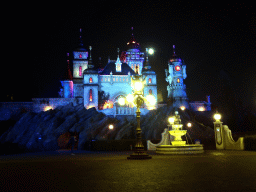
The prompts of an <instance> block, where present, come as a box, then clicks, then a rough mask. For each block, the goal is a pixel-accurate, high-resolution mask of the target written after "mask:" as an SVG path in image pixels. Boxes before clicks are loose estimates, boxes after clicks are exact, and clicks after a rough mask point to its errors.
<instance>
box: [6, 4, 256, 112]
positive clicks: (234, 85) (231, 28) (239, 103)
mask: <svg viewBox="0 0 256 192" xmlns="http://www.w3.org/2000/svg"><path fill="white" fill-rule="evenodd" d="M111 2H112V3H109V2H108V1H104V0H100V1H98V0H94V1H92V2H88V3H86V4H84V5H83V4H73V3H69V2H68V3H61V4H54V5H50V4H38V5H31V4H27V5H26V4H24V3H23V4H20V6H19V5H16V7H12V8H8V9H9V16H8V19H7V16H6V20H5V21H4V22H3V24H4V26H5V27H4V28H3V31H4V34H5V36H2V38H3V41H6V42H7V43H6V44H5V43H4V49H5V51H4V52H2V58H6V62H2V66H3V69H4V70H3V71H2V76H1V78H2V87H3V89H2V91H1V100H2V101H5V100H8V98H7V95H11V94H13V98H14V101H31V98H34V97H57V96H58V91H59V87H60V86H61V85H60V82H59V81H60V80H61V79H63V78H64V77H65V73H66V69H67V63H66V60H67V57H66V53H67V52H70V53H71V52H72V50H73V49H74V48H76V47H77V45H78V41H79V28H82V29H83V32H82V35H83V42H84V46H85V47H86V48H87V49H88V47H89V46H90V45H91V46H92V48H93V50H92V57H93V62H94V64H95V65H96V66H97V64H98V60H99V57H101V58H102V63H103V65H104V66H105V65H106V62H107V59H108V56H110V58H111V59H116V56H117V48H120V50H121V51H124V50H127V48H126V43H127V42H128V41H129V40H130V36H131V27H133V28H134V30H133V33H134V36H135V38H136V40H137V42H139V43H140V44H141V48H142V51H145V48H146V47H152V48H154V49H155V54H154V56H152V57H150V63H151V66H152V69H153V70H155V72H156V73H157V76H158V82H157V83H158V93H162V99H161V97H159V98H158V99H159V101H166V96H167V90H166V86H167V82H166V81H165V72H164V69H167V66H168V60H169V59H170V57H171V55H172V45H173V44H175V45H176V54H177V55H178V56H180V57H181V58H182V59H184V62H185V64H186V65H187V75H188V77H187V79H186V80H185V81H184V82H185V84H186V85H187V95H188V97H189V99H190V100H191V101H199V100H205V98H206V95H210V96H211V102H212V104H213V108H216V107H218V109H220V110H223V112H227V111H228V110H227V109H229V110H230V109H231V110H232V109H234V108H235V109H236V110H238V108H246V107H247V106H253V107H255V105H256V87H255V85H256V77H255V66H256V62H255V61H256V54H255V38H256V36H255V33H256V19H255V6H253V5H252V4H253V3H235V2H233V1H229V2H226V1H225V2H221V3H220V2H217V1H210V2H205V1H197V3H195V2H193V1H178V0H176V1H166V2H165V1H143V2H141V3H138V1H114V3H113V1H111ZM242 2H244V1H242ZM9 17H10V18H9ZM3 53H6V54H3ZM4 60H5V59H3V60H2V61H4Z"/></svg>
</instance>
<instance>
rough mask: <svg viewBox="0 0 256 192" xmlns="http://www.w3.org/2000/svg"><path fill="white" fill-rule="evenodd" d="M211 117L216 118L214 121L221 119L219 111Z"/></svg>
mask: <svg viewBox="0 0 256 192" xmlns="http://www.w3.org/2000/svg"><path fill="white" fill-rule="evenodd" d="M213 118H214V119H215V120H216V121H219V120H220V119H221V115H220V114H219V113H216V114H215V115H214V116H213Z"/></svg>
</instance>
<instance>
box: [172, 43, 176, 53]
mask: <svg viewBox="0 0 256 192" xmlns="http://www.w3.org/2000/svg"><path fill="white" fill-rule="evenodd" d="M172 48H173V55H176V54H175V45H173V46H172Z"/></svg>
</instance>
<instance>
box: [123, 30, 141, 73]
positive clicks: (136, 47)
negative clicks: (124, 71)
mask: <svg viewBox="0 0 256 192" xmlns="http://www.w3.org/2000/svg"><path fill="white" fill-rule="evenodd" d="M132 30H133V27H132ZM127 46H128V50H127V51H126V54H125V58H124V54H122V55H121V57H122V60H125V61H126V63H127V64H128V65H129V66H130V67H131V68H132V69H133V71H134V72H136V70H137V71H138V74H139V75H141V72H142V68H143V61H144V53H143V52H140V44H139V43H137V41H136V40H135V37H134V35H133V33H132V36H131V39H130V41H129V42H128V43H127Z"/></svg>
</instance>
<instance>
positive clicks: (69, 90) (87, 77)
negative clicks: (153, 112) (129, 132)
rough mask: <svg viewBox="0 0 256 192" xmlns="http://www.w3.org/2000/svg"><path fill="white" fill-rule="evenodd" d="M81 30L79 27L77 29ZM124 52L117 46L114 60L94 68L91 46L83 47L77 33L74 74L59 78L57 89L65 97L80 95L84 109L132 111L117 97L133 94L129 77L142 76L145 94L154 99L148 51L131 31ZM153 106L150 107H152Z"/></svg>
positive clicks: (119, 112) (155, 88)
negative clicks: (144, 81)
mask: <svg viewBox="0 0 256 192" xmlns="http://www.w3.org/2000/svg"><path fill="white" fill-rule="evenodd" d="M80 32H81V30H80ZM127 46H128V48H127V51H123V52H122V53H121V57H119V49H118V54H117V59H116V60H109V61H108V63H107V65H106V66H105V68H104V69H101V70H100V69H96V68H95V66H94V64H93V62H92V57H91V54H92V47H91V46H90V47H89V52H88V51H87V50H86V49H85V48H84V47H83V43H82V38H81V35H80V44H79V47H78V48H77V49H76V50H74V51H73V75H72V77H71V75H69V78H68V79H66V80H64V81H61V84H62V87H63V89H62V90H61V92H60V95H61V97H64V98H77V99H79V98H80V99H81V98H83V103H84V106H85V108H91V107H95V108H96V109H98V110H103V112H104V113H106V114H108V115H119V114H123V115H124V114H127V115H129V114H132V115H133V114H134V112H135V109H134V108H133V107H132V106H129V105H126V106H119V104H118V99H119V98H120V97H126V96H127V95H128V94H131V93H132V88H131V76H132V75H136V74H139V75H144V76H145V80H146V84H145V86H144V96H145V97H146V96H147V95H149V94H150V95H153V96H154V98H157V78H156V73H155V72H154V71H153V70H152V69H151V66H150V64H149V61H148V53H147V51H146V52H145V53H144V52H142V51H141V49H140V45H139V43H137V42H136V40H135V38H134V35H133V34H132V36H131V40H130V41H129V42H128V43H127ZM154 108H156V106H151V107H150V109H154ZM145 110H146V109H145Z"/></svg>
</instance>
